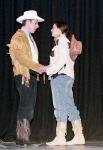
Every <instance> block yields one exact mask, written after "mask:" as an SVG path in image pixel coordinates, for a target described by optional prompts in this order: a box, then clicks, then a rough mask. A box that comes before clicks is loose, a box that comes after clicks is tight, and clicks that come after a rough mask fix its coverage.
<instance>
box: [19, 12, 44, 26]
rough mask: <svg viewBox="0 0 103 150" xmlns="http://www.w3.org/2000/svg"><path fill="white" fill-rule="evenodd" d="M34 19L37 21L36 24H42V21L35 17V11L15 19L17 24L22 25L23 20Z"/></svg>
mask: <svg viewBox="0 0 103 150" xmlns="http://www.w3.org/2000/svg"><path fill="white" fill-rule="evenodd" d="M28 19H34V20H38V22H43V21H44V19H43V18H41V17H39V16H38V15H37V12H36V11H35V10H28V11H25V12H24V14H23V15H22V16H20V17H18V18H17V19H16V21H17V22H19V23H22V22H23V20H28Z"/></svg>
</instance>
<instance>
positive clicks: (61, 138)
mask: <svg viewBox="0 0 103 150" xmlns="http://www.w3.org/2000/svg"><path fill="white" fill-rule="evenodd" d="M65 134H66V123H65V122H57V127H56V137H55V138H54V140H53V141H51V142H47V143H46V144H47V145H49V146H53V145H66V138H65Z"/></svg>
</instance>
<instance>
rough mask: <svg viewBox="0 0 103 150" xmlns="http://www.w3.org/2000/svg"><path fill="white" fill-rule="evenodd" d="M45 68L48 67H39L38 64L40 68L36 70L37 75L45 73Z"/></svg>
mask: <svg viewBox="0 0 103 150" xmlns="http://www.w3.org/2000/svg"><path fill="white" fill-rule="evenodd" d="M47 67H48V66H44V65H41V64H40V67H39V69H38V73H39V74H42V73H46V69H47Z"/></svg>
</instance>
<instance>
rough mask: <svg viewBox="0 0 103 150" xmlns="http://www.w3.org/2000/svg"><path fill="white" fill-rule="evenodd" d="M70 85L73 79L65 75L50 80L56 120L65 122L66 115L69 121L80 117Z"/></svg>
mask: <svg viewBox="0 0 103 150" xmlns="http://www.w3.org/2000/svg"><path fill="white" fill-rule="evenodd" d="M72 86H73V79H72V78H70V77H68V76H67V75H64V76H58V77H56V78H55V79H52V80H51V90H52V97H53V105H54V115H55V117H56V120H57V121H58V122H66V121H67V118H68V116H69V120H70V121H72V120H75V119H79V118H80V116H79V111H78V110H77V108H76V106H75V104H74V99H73V92H72Z"/></svg>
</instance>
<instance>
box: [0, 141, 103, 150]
mask: <svg viewBox="0 0 103 150" xmlns="http://www.w3.org/2000/svg"><path fill="white" fill-rule="evenodd" d="M4 149H5V150H10V149H11V150H103V141H101V142H99V141H98V142H97V141H94V142H93V141H92V142H86V144H85V145H78V146H46V145H45V144H32V145H31V146H27V147H20V146H16V144H15V143H4V144H0V150H4Z"/></svg>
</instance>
